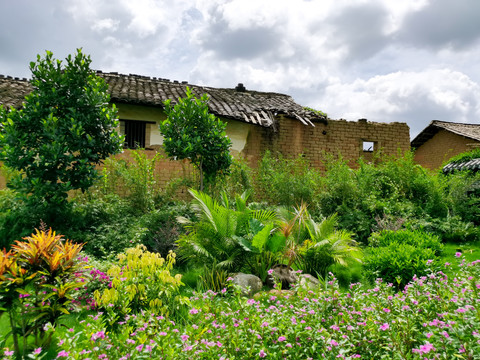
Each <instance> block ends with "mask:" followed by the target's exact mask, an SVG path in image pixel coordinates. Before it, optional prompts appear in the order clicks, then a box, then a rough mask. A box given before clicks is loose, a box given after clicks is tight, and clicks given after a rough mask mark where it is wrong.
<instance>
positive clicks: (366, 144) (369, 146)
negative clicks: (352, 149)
mask: <svg viewBox="0 0 480 360" xmlns="http://www.w3.org/2000/svg"><path fill="white" fill-rule="evenodd" d="M362 148H363V152H373V151H374V150H375V142H374V141H365V140H364V141H363V145H362Z"/></svg>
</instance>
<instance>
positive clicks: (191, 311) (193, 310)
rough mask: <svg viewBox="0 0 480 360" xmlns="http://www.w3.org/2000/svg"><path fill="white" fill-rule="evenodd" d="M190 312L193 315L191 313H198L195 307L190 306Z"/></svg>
mask: <svg viewBox="0 0 480 360" xmlns="http://www.w3.org/2000/svg"><path fill="white" fill-rule="evenodd" d="M190 314H192V315H193V314H198V310H197V309H195V308H192V309H191V310H190Z"/></svg>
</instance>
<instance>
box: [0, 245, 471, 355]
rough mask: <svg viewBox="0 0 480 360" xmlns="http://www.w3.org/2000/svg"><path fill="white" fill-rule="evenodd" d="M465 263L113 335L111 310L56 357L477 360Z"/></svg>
mask: <svg viewBox="0 0 480 360" xmlns="http://www.w3.org/2000/svg"><path fill="white" fill-rule="evenodd" d="M458 256H459V257H460V254H458ZM459 262H460V264H459V266H458V268H457V265H455V266H453V265H450V264H446V265H445V267H446V268H452V267H453V268H456V271H455V273H456V275H455V276H450V277H449V276H447V275H445V273H444V272H443V271H436V272H434V271H433V270H431V271H430V272H429V275H427V276H424V277H421V278H417V277H415V278H414V279H413V280H412V281H411V282H410V283H409V284H408V285H407V287H406V288H405V289H404V290H403V291H401V292H397V291H395V290H394V288H393V286H392V285H391V284H386V283H383V282H382V281H381V280H378V281H377V283H376V286H374V287H372V288H365V287H364V286H363V285H361V284H353V285H351V287H350V289H349V291H346V292H343V291H340V289H339V288H338V284H337V282H336V280H335V279H332V280H331V281H330V282H329V283H328V286H327V287H326V288H324V289H322V290H318V291H311V290H309V289H306V288H296V289H293V290H292V291H288V292H286V291H283V292H281V291H277V290H273V291H272V292H270V293H264V294H263V295H261V296H258V297H256V298H253V299H247V298H242V297H240V296H238V293H236V292H235V291H231V290H227V289H225V290H224V291H223V292H220V293H214V292H211V291H208V292H206V293H203V294H194V295H193V296H192V297H191V298H190V301H189V303H188V304H186V305H185V306H187V307H188V311H187V314H188V316H187V317H186V318H184V319H181V320H180V321H178V323H175V322H174V321H172V320H169V319H168V318H165V317H163V316H159V315H158V314H155V313H153V312H150V311H141V312H139V313H137V314H129V315H127V316H126V318H124V319H121V320H120V321H119V322H117V323H115V324H114V325H113V327H112V326H108V325H107V319H108V318H109V314H108V312H106V313H103V314H102V313H92V314H90V315H87V316H86V318H85V319H84V320H82V321H80V322H79V323H78V324H76V325H75V326H74V327H72V328H70V329H67V330H63V329H61V328H58V329H56V330H55V331H56V333H57V338H58V339H59V344H58V349H59V350H58V355H57V358H59V359H62V358H65V359H145V358H155V359H225V360H226V359H256V358H267V359H455V358H458V359H480V297H479V292H480V279H479V275H480V260H476V261H473V262H471V263H467V262H466V261H465V260H464V259H463V260H462V259H461V258H460V259H459ZM451 270H452V271H453V269H451ZM37 352H39V354H32V355H33V356H37V357H40V356H41V351H39V350H37ZM9 354H11V353H10V352H9V351H8V350H4V352H3V355H4V358H5V359H10V358H12V356H13V354H12V355H9Z"/></svg>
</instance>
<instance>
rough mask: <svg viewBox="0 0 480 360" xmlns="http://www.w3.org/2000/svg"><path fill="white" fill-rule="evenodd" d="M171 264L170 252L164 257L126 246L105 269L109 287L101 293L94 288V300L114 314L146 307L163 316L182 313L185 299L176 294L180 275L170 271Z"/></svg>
mask: <svg viewBox="0 0 480 360" xmlns="http://www.w3.org/2000/svg"><path fill="white" fill-rule="evenodd" d="M174 264H175V253H173V252H169V254H168V255H167V257H166V259H164V258H162V257H161V256H160V254H157V253H152V252H149V251H146V247H145V246H143V245H138V246H137V247H135V248H130V249H127V250H126V251H125V253H122V254H119V255H118V264H116V265H114V266H112V267H111V268H110V269H109V270H108V275H109V276H110V278H111V279H112V283H111V287H110V288H109V289H105V290H104V291H103V292H101V293H100V292H99V291H98V290H97V291H95V293H94V296H95V301H96V302H97V305H98V306H99V307H102V308H105V309H106V310H107V311H109V313H111V314H114V312H116V313H117V316H120V315H126V314H128V313H132V312H133V313H135V312H138V311H140V310H147V309H150V310H153V311H155V312H156V313H159V314H162V315H164V316H172V315H173V314H172V312H179V313H182V310H183V307H184V305H185V304H187V303H188V298H187V297H185V296H182V295H181V293H180V287H181V286H183V283H182V281H181V275H180V274H177V275H175V276H172V275H171V274H170V271H171V270H172V268H173V265H174ZM110 310H114V311H110ZM175 315H177V314H175ZM117 316H114V318H116V317H117ZM112 320H114V319H112Z"/></svg>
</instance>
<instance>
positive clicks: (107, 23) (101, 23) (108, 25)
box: [92, 18, 120, 32]
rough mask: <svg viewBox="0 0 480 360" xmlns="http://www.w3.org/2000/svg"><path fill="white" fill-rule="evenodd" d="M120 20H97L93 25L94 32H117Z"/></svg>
mask: <svg viewBox="0 0 480 360" xmlns="http://www.w3.org/2000/svg"><path fill="white" fill-rule="evenodd" d="M119 23H120V21H119V20H114V19H110V18H106V19H99V20H95V21H94V23H93V25H92V30H94V31H97V32H102V31H105V30H109V31H116V30H117V29H118V24H119Z"/></svg>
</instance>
